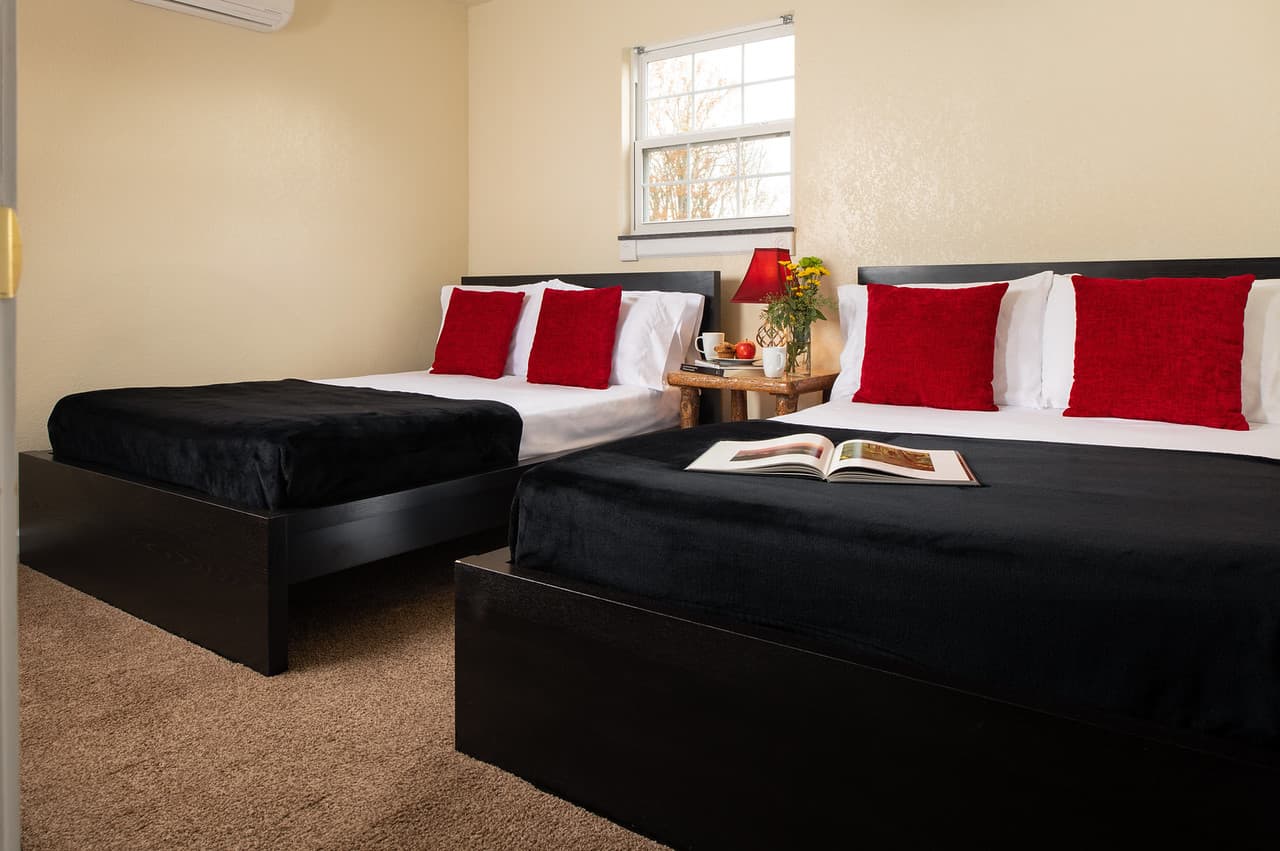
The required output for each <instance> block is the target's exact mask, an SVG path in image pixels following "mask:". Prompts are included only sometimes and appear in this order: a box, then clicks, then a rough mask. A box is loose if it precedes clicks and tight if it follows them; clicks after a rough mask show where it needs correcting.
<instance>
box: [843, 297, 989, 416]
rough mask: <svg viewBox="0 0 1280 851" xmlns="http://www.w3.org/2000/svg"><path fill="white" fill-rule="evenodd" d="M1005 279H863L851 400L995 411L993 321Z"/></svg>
mask: <svg viewBox="0 0 1280 851" xmlns="http://www.w3.org/2000/svg"><path fill="white" fill-rule="evenodd" d="M1008 289H1009V285H1008V284H990V285H988V286H984V287H948V288H946V289H935V288H932V287H894V286H887V285H885V284H867V337H866V340H867V341H866V353H865V355H864V356H863V360H862V385H861V386H860V387H859V388H858V392H857V393H855V394H854V396H853V401H855V402H874V403H878V404H882V405H923V406H925V407H928V408H949V409H951V410H959V411H995V410H999V409H998V408H997V407H996V404H995V395H994V393H993V392H992V389H991V379H992V376H993V375H994V373H995V354H996V320H997V319H998V318H999V316H1000V300H1001V299H1002V298H1004V294H1005V291H1006V290H1008Z"/></svg>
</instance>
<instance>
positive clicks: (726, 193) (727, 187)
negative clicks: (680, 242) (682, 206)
mask: <svg viewBox="0 0 1280 851" xmlns="http://www.w3.org/2000/svg"><path fill="white" fill-rule="evenodd" d="M689 196H690V198H689V218H691V219H724V218H729V217H731V216H736V215H738V181H736V180H708V181H703V182H699V183H694V184H691V185H690V187H689Z"/></svg>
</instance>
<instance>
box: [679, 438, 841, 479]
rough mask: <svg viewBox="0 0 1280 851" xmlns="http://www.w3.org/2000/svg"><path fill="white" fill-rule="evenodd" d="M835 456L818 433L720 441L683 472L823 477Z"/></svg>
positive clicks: (830, 446)
mask: <svg viewBox="0 0 1280 851" xmlns="http://www.w3.org/2000/svg"><path fill="white" fill-rule="evenodd" d="M834 455H835V446H834V444H832V443H831V441H830V440H828V439H827V438H825V437H823V436H822V435H820V434H791V435H787V436H786V437H775V438H773V439H772V440H721V441H720V442H718V443H716V444H715V445H714V446H712V447H711V448H710V449H708V450H707V451H706V452H704V453H703V454H702V455H701V456H699V458H698V459H697V460H696V461H694V462H693V463H692V464H690V465H689V466H688V467H686V468H685V469H686V470H704V471H713V472H719V473H734V472H743V473H746V472H752V473H800V474H807V475H817V476H822V475H823V474H824V473H825V471H826V467H827V464H828V463H829V459H830V458H832V457H833V456H834Z"/></svg>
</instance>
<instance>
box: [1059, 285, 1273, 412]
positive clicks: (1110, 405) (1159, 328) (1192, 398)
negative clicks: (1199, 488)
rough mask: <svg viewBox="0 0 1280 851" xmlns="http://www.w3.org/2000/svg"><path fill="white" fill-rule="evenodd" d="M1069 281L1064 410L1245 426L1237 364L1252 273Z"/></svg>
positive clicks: (1241, 346) (1241, 348) (1242, 344)
mask: <svg viewBox="0 0 1280 851" xmlns="http://www.w3.org/2000/svg"><path fill="white" fill-rule="evenodd" d="M1071 280H1072V281H1073V282H1074V283H1075V288H1076V366H1075V372H1076V376H1075V383H1074V384H1072V385H1071V401H1070V406H1069V407H1068V408H1067V410H1066V411H1064V412H1063V415H1064V416H1068V417H1124V418H1126V419H1132V420H1160V421H1163V422H1169V423H1187V424H1189V425H1202V426H1210V427H1212V428H1229V429H1235V430H1237V431H1247V430H1248V428H1249V423H1248V422H1246V421H1245V418H1244V414H1242V413H1241V412H1240V361H1241V359H1242V358H1243V357H1244V306H1245V302H1246V301H1248V299H1249V290H1250V289H1251V288H1252V287H1253V275H1237V276H1235V277H1230V278H1147V279H1145V280H1141V281H1123V280H1114V279H1110V278H1088V277H1085V276H1084V275H1076V276H1074V277H1073V278H1072V279H1071Z"/></svg>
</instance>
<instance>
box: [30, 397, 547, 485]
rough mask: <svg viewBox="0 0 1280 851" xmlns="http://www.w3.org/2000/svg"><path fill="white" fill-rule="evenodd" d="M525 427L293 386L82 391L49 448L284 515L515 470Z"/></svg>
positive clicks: (493, 405)
mask: <svg viewBox="0 0 1280 851" xmlns="http://www.w3.org/2000/svg"><path fill="white" fill-rule="evenodd" d="M523 428H524V423H523V421H522V420H521V419H520V414H519V413H517V412H516V410H515V409H514V408H511V407H510V406H508V405H504V404H502V403H500V402H490V401H469V400H458V399H441V398H438V397H435V396H424V395H421V394H418V393H396V392H388V391H383V390H371V389H367V388H359V387H333V386H329V385H325V384H315V383H312V382H309V381H299V380H296V379H286V380H284V381H249V382H241V383H237V384H214V385H208V386H203V387H151V388H130V389H123V390H96V391H93V392H89V393H77V394H74V395H72V396H67V397H66V398H64V399H62V400H61V401H59V402H58V404H57V405H56V406H54V409H53V413H52V414H51V415H50V417H49V440H50V442H51V444H52V446H53V454H54V457H55V458H57V459H58V460H60V461H70V462H73V463H83V464H92V465H94V466H99V467H104V468H107V469H110V470H114V471H118V472H122V473H125V474H128V475H131V476H136V477H139V478H143V479H148V480H151V481H157V482H162V483H166V484H173V485H180V486H182V487H186V488H191V489H193V490H196V491H199V492H200V493H202V494H206V495H208V496H212V497H214V498H216V499H219V500H222V501H225V502H229V503H232V504H235V505H238V506H243V507H245V508H252V509H281V508H298V507H305V506H319V505H329V504H333V503H337V502H345V501H348V500H352V499H359V498H362V497H367V496H374V495H377V494H382V493H389V492H392V491H396V490H402V489H405V488H410V487H416V486H419V485H427V484H432V483H434V482H440V481H444V480H446V479H453V478H458V477H460V476H466V475H471V474H475V473H481V472H486V471H488V470H495V469H498V468H501V467H508V466H511V465H513V464H515V463H516V460H517V456H518V453H519V450H520V437H521V432H522V431H523Z"/></svg>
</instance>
